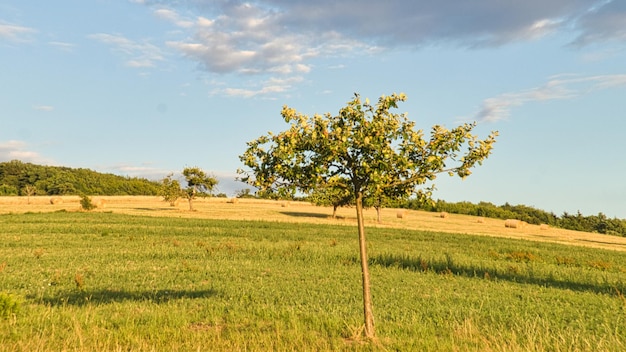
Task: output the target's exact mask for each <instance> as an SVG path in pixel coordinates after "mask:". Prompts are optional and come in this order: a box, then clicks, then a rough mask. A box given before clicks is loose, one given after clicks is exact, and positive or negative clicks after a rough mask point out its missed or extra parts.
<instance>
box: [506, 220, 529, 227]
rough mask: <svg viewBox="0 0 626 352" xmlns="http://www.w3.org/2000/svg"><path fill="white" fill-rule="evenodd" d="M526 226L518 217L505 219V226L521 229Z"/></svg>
mask: <svg viewBox="0 0 626 352" xmlns="http://www.w3.org/2000/svg"><path fill="white" fill-rule="evenodd" d="M523 226H524V222H523V221H520V220H517V219H506V220H505V221H504V227H508V228H511V229H520V228H522V227H523Z"/></svg>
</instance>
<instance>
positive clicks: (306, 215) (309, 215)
mask: <svg viewBox="0 0 626 352" xmlns="http://www.w3.org/2000/svg"><path fill="white" fill-rule="evenodd" d="M280 213H281V214H283V215H287V216H294V217H299V218H320V219H330V218H331V216H330V215H326V214H319V213H299V212H295V211H281V212H280Z"/></svg>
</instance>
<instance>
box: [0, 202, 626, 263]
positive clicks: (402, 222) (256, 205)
mask: <svg viewBox="0 0 626 352" xmlns="http://www.w3.org/2000/svg"><path fill="white" fill-rule="evenodd" d="M60 198H61V199H62V202H60V203H58V204H51V202H50V200H51V197H48V196H46V197H43V196H42V197H30V204H29V202H28V199H27V198H26V197H0V214H6V213H25V212H51V211H58V210H66V211H80V203H79V200H80V198H79V197H77V196H64V197H60ZM92 201H93V202H94V203H95V204H98V203H103V204H104V205H102V204H101V206H100V207H99V208H97V209H96V210H94V211H99V212H113V213H121V214H130V215H142V216H158V217H168V216H171V217H179V218H204V219H225V220H248V221H279V222H291V223H315V224H331V225H346V226H355V225H356V215H355V211H354V208H340V209H338V211H337V218H336V219H333V218H332V217H331V214H332V208H329V207H317V206H313V205H311V204H310V203H306V202H284V201H271V200H258V199H237V200H236V202H233V200H231V199H226V198H206V199H196V200H195V201H194V208H195V209H196V211H193V212H191V211H189V210H188V209H189V206H188V204H187V203H186V202H185V201H181V202H180V203H179V204H178V205H177V206H174V207H171V206H169V204H167V203H165V202H163V201H161V198H159V197H150V196H112V197H109V196H104V197H101V196H94V197H92ZM398 212H402V210H399V209H383V210H382V223H380V224H379V223H377V222H376V211H375V210H373V209H368V210H366V211H365V216H366V221H367V222H366V225H367V226H369V227H388V228H404V229H412V230H422V231H436V232H450V233H464V234H472V235H481V236H493V237H505V238H516V239H525V240H530V241H542V242H554V243H563V244H570V245H577V246H585V247H594V248H604V249H611V250H618V251H626V237H618V236H609V235H602V234H598V233H589V232H580V231H571V230H563V229H557V228H545V227H540V226H538V225H526V226H524V227H523V228H518V229H515V228H506V227H505V226H504V220H498V219H490V218H484V219H482V218H481V221H480V222H479V218H477V217H474V216H467V215H457V214H449V216H447V217H445V218H443V217H441V216H440V214H439V213H431V212H424V211H414V210H405V211H403V212H404V213H403V216H402V217H399V216H397V214H398ZM355 231H356V230H355Z"/></svg>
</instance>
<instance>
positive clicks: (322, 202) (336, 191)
mask: <svg viewBox="0 0 626 352" xmlns="http://www.w3.org/2000/svg"><path fill="white" fill-rule="evenodd" d="M308 200H309V201H310V202H311V203H313V204H315V205H318V206H332V207H333V215H332V217H333V219H334V218H335V217H336V216H337V208H339V207H345V206H349V205H353V204H354V197H353V196H352V190H351V189H350V185H349V184H347V183H345V180H343V179H342V178H339V177H332V178H330V179H329V180H328V183H326V184H322V185H319V186H317V187H315V188H314V189H313V190H312V191H311V194H310V195H309V197H308Z"/></svg>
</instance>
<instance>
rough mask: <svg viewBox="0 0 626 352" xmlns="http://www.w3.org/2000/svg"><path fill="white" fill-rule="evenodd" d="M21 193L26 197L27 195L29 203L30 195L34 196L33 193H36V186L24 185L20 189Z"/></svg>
mask: <svg viewBox="0 0 626 352" xmlns="http://www.w3.org/2000/svg"><path fill="white" fill-rule="evenodd" d="M22 193H23V194H25V195H26V197H28V198H27V199H28V204H30V197H31V196H34V195H35V194H37V187H35V186H33V185H26V186H24V188H23V189H22Z"/></svg>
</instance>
